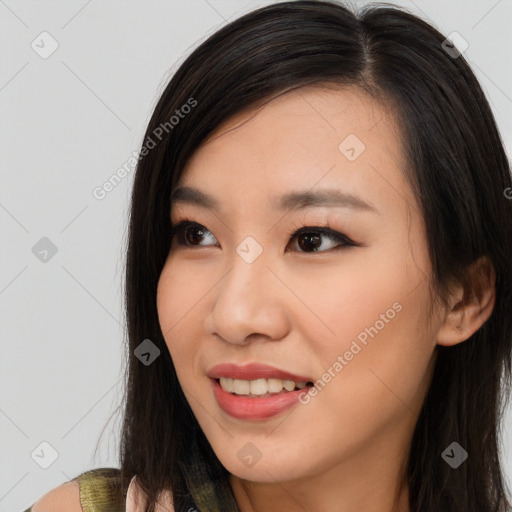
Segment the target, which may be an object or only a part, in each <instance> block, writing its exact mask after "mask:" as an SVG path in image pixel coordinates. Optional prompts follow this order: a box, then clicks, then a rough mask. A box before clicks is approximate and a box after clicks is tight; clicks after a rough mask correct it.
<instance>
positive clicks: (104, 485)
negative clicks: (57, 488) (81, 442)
mask: <svg viewBox="0 0 512 512" xmlns="http://www.w3.org/2000/svg"><path fill="white" fill-rule="evenodd" d="M119 474H120V470H119V469H116V468H98V469H92V470H90V471H86V472H85V473H82V474H80V475H78V476H77V477H75V478H73V479H72V480H71V482H73V481H78V484H79V486H80V504H81V505H82V510H83V512H125V510H126V498H124V499H121V498H120V497H119V496H120V495H121V493H120V492H119V485H120V481H119ZM33 506H34V504H32V506H31V507H29V508H27V509H26V510H24V511H23V512H32V507H33Z"/></svg>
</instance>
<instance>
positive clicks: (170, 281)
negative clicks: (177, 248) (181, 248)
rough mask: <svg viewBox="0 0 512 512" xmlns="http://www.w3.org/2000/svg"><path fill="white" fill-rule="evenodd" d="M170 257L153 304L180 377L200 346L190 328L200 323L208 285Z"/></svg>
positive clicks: (198, 327)
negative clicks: (199, 316)
mask: <svg viewBox="0 0 512 512" xmlns="http://www.w3.org/2000/svg"><path fill="white" fill-rule="evenodd" d="M172 260H173V258H172V257H171V256H170V257H169V258H168V260H167V261H166V264H165V266H164V268H163V270H162V273H161V275H160V278H159V281H158V287H157V295H156V306H157V312H158V320H159V323H160V329H161V331H162V334H163V337H164V340H165V343H166V345H167V348H168V349H169V353H170V355H171V357H172V360H173V362H174V366H175V368H176V372H177V375H178V378H179V379H180V381H181V374H183V375H186V374H189V373H190V368H191V365H192V363H193V361H194V358H193V356H194V354H197V352H198V350H199V346H198V345H197V343H198V341H194V340H199V339H200V337H199V336H195V335H194V332H193V331H194V329H195V330H197V331H199V329H200V327H201V324H200V322H199V321H198V317H197V315H198V312H200V308H201V298H202V296H203V295H204V294H205V292H206V290H208V288H209V286H206V285H205V283H204V280H203V279H201V280H197V279H193V278H192V277H193V276H192V275H191V273H190V271H185V269H180V268H179V265H176V264H175V262H173V261H172ZM206 279H207V278H206ZM206 284H208V283H206ZM205 286H206V287H205Z"/></svg>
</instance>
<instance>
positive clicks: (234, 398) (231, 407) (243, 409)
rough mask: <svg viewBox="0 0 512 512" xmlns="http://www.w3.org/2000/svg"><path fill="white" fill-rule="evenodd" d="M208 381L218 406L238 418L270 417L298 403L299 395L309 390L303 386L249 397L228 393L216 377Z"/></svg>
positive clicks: (256, 418) (258, 418) (255, 418)
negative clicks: (274, 393)
mask: <svg viewBox="0 0 512 512" xmlns="http://www.w3.org/2000/svg"><path fill="white" fill-rule="evenodd" d="M210 381H211V383H212V388H213V394H214V396H215V399H216V400H217V403H218V404H219V407H220V408H221V409H222V410H223V411H224V412H227V413H228V414H229V415H230V416H233V417H234V418H237V419H239V420H266V419H268V418H272V417H273V416H277V415H278V414H280V413H282V412H283V411H286V410H287V409H289V408H290V407H293V406H294V405H295V404H297V403H299V398H300V396H302V395H306V394H307V393H308V392H309V388H305V389H297V390H296V391H288V392H287V393H280V394H277V395H272V396H267V397H265V398H251V397H247V396H241V395H233V394H231V393H228V392H227V391H224V390H223V389H222V387H221V385H220V383H219V382H218V381H217V380H216V379H210Z"/></svg>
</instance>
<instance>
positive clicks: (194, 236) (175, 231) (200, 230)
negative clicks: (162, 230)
mask: <svg viewBox="0 0 512 512" xmlns="http://www.w3.org/2000/svg"><path fill="white" fill-rule="evenodd" d="M205 233H210V231H208V230H207V229H206V228H205V227H204V226H202V225H201V224H198V223H197V222H192V221H190V220H188V219H185V220H182V221H181V222H178V224H176V225H174V226H171V234H172V238H174V237H176V238H177V240H178V245H185V246H194V245H201V244H197V242H200V241H201V238H202V237H204V235H205ZM210 235H211V237H212V238H213V240H215V241H217V240H216V239H215V237H214V236H213V235H212V234H211V233H210Z"/></svg>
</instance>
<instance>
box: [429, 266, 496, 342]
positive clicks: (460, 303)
mask: <svg viewBox="0 0 512 512" xmlns="http://www.w3.org/2000/svg"><path fill="white" fill-rule="evenodd" d="M466 271H467V275H468V283H469V285H468V287H467V288H466V289H464V286H463V285H462V284H459V285H457V286H456V287H455V289H454V291H453V292H452V294H451V300H450V307H449V308H448V310H447V311H446V313H445V319H444V322H443V323H442V325H441V327H440V329H439V331H438V333H437V340H436V341H437V343H438V344H439V345H444V346H452V345H456V344H458V343H461V342H463V341H465V340H467V339H468V338H469V337H471V336H472V335H473V334H474V333H475V332H476V331H478V329H480V327H482V325H483V324H484V323H485V322H486V321H487V320H488V318H489V317H490V316H491V313H492V312H493V309H494V304H495V302H496V288H495V287H496V273H495V270H494V266H493V265H492V263H491V261H490V260H489V258H488V257H487V256H481V257H480V258H479V259H477V260H476V261H474V262H473V263H472V264H471V265H470V266H469V267H468V268H467V270H466Z"/></svg>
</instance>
